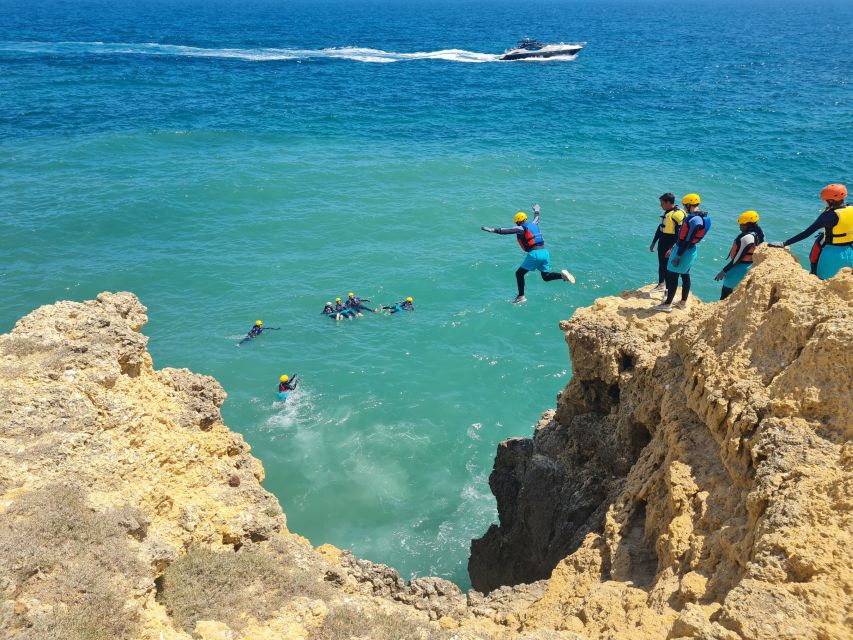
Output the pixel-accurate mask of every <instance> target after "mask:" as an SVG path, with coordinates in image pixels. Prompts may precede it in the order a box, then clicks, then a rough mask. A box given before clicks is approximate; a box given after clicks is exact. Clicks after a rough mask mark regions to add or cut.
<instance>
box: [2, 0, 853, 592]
mask: <svg viewBox="0 0 853 640" xmlns="http://www.w3.org/2000/svg"><path fill="white" fill-rule="evenodd" d="M851 24H853V10H851V5H850V4H849V3H843V4H832V3H823V4H787V5H781V6H780V5H774V4H770V3H767V4H750V5H749V6H741V5H737V4H734V3H723V2H699V3H696V2H689V3H688V2H684V3H678V2H642V1H641V2H628V1H627V0H626V1H624V2H619V1H617V0H608V1H603V2H593V1H589V0H587V1H582V2H568V1H566V2H558V1H549V0H531V1H530V2H524V3H518V2H507V1H505V0H496V1H495V2H479V1H478V2H475V1H461V2H447V1H444V2H441V1H439V2H426V1H424V2H420V3H403V2H387V1H386V2H383V1H365V2H358V1H356V0H351V1H346V2H344V1H335V2H332V1H322V0H319V1H316V2H309V1H308V0H298V1H296V2H273V1H258V2H248V1H247V2H223V1H217V0H214V1H213V2H201V0H198V1H196V0H191V1H182V0H143V1H141V2H138V3H130V2H127V3H121V2H119V3H115V2H86V1H80V2H69V1H57V0H46V1H45V2H37V3H32V2H26V3H25V2H21V1H19V0H0V194H2V200H0V202H2V229H3V232H2V234H0V260H2V262H0V300H2V305H0V330H2V331H7V330H9V329H10V328H11V327H12V325H13V324H14V322H15V320H16V319H17V318H18V317H20V316H21V315H23V314H25V313H27V312H29V311H30V310H31V309H33V308H34V307H36V306H38V305H41V304H46V303H51V302H54V301H55V300H58V299H69V298H70V299H76V300H83V299H88V298H92V297H93V296H95V295H96V294H97V293H98V292H100V291H103V290H130V291H133V292H135V293H136V294H137V295H139V296H140V298H141V299H142V301H143V302H144V303H145V304H146V305H148V307H149V313H150V323H149V325H148V326H147V328H146V329H145V333H146V334H147V335H149V336H151V344H150V350H151V353H152V354H153V356H154V360H155V366H157V367H163V366H177V367H188V368H190V369H192V370H194V371H198V372H203V373H207V374H210V375H213V376H215V377H216V378H217V379H218V380H219V381H220V382H221V383H222V385H223V386H224V387H225V389H226V390H227V391H228V394H229V398H228V401H227V402H226V403H225V405H224V407H223V415H224V417H225V420H226V422H227V423H228V424H229V426H231V427H232V428H234V429H236V430H239V431H240V432H242V433H243V434H245V436H246V438H247V440H248V441H249V442H250V443H251V444H252V445H253V447H254V451H255V454H256V455H257V456H258V457H260V458H261V459H262V460H263V462H264V465H265V467H266V470H267V481H266V486H267V488H268V489H270V490H271V491H273V492H274V493H275V494H276V495H277V496H278V497H279V498H280V500H281V502H282V504H283V506H284V509H285V511H286V512H287V514H288V518H289V526H290V528H291V529H292V530H294V531H296V532H298V533H301V534H303V535H306V536H307V537H309V538H310V539H311V540H312V542H314V543H315V544H320V543H322V542H331V543H333V544H335V545H338V546H341V547H346V548H352V549H354V550H355V551H356V553H357V554H358V555H360V556H362V557H365V558H369V559H372V560H375V561H380V562H386V563H389V564H392V565H393V566H395V567H396V568H398V569H399V570H400V571H401V572H402V573H403V574H404V575H405V576H407V577H409V576H415V575H425V574H432V575H440V576H445V577H448V578H451V579H453V580H455V581H456V582H458V583H459V584H461V585H463V586H466V585H467V584H468V579H467V576H466V572H465V565H466V561H467V554H468V544H469V539H470V538H472V537H476V536H479V535H481V534H482V533H483V532H484V531H485V529H486V528H487V527H488V525H489V524H490V523H491V522H493V521H494V520H495V519H496V513H495V507H494V501H493V498H492V496H491V494H490V492H489V488H488V474H489V472H490V470H491V465H492V459H493V455H494V451H495V448H496V445H497V444H498V442H499V441H500V440H502V439H505V438H507V437H510V436H527V435H529V434H530V432H531V426H532V425H533V424H534V423H535V422H536V420H537V418H538V415H539V413H540V412H541V411H543V410H545V409H548V408H549V407H552V406H553V405H554V397H555V394H556V393H557V392H558V391H559V390H560V389H561V388H562V387H563V386H564V385H565V384H566V382H567V381H568V377H569V376H570V371H569V362H568V357H567V351H566V347H565V345H564V343H563V339H562V336H561V334H560V332H559V330H558V326H557V323H558V321H559V320H560V319H563V318H568V317H569V316H570V315H571V313H572V311H573V309H575V308H576V307H577V306H581V305H587V304H589V303H590V302H591V301H592V300H593V299H595V298H596V297H599V296H602V295H608V294H614V293H618V292H619V291H621V290H623V289H626V288H632V287H635V286H638V285H641V284H646V283H649V282H652V281H653V280H654V279H655V277H656V260H655V257H654V256H652V255H651V254H649V252H648V244H649V241H650V239H651V235H652V233H653V230H654V226H655V224H656V221H657V215H658V213H659V210H658V205H657V196H658V195H660V193H662V192H664V191H673V192H675V193H676V194H678V195H679V196H680V195H682V194H684V193H685V192H688V191H698V192H699V193H701V194H702V196H703V204H704V205H705V208H707V210H709V211H710V212H711V214H712V216H713V220H714V229H713V231H712V233H711V234H710V235H709V236H708V238H707V239H706V240H705V241H704V242H703V244H702V246H701V248H700V256H699V259H698V261H697V264H696V267H695V268H694V271H693V273H694V278H693V282H694V290H695V292H696V293H697V294H699V295H700V296H702V297H704V298H706V299H716V297H717V296H718V292H719V284H718V283H715V282H714V281H713V275H714V274H715V273H716V272H717V271H718V270H719V269H720V267H721V266H722V264H723V256H725V254H726V253H727V251H728V247H729V244H730V242H731V239H732V238H733V237H734V235H736V233H737V229H736V224H735V220H736V216H737V214H738V213H739V212H741V211H742V210H744V209H757V210H758V211H759V212H761V214H762V216H763V218H762V224H763V226H764V229H765V231H766V233H767V236H768V239H771V240H773V239H784V238H786V237H789V236H790V235H793V233H795V232H797V231H800V230H801V229H802V228H804V227H805V226H806V225H807V224H809V223H810V222H811V220H812V219H813V217H814V216H815V215H816V214H817V212H818V211H819V209H820V206H821V203H820V201H819V199H818V197H817V194H818V192H819V190H820V188H821V187H822V186H823V185H824V184H826V183H827V182H847V183H848V184H850V182H851V181H853V175H851V170H850V161H849V157H848V156H849V153H848V151H849V146H850V143H851V142H853V95H851V78H852V77H853V54H851V50H850V47H849V46H847V45H846V44H845V42H846V41H847V40H848V32H849V26H850V25H851ZM525 35H530V36H536V37H539V38H540V39H542V40H545V41H556V42H559V41H566V42H571V41H585V42H587V48H586V49H585V50H584V51H582V52H581V53H580V55H578V56H577V58H576V59H573V60H572V59H569V60H560V61H552V62H547V63H542V62H535V63H501V62H496V61H495V54H497V53H500V52H501V51H502V50H503V49H505V48H508V47H509V46H511V45H513V44H514V42H515V41H516V40H517V39H518V38H520V37H522V36H525ZM534 201H536V202H539V203H541V205H542V228H543V231H544V233H545V237H546V241H547V244H548V246H549V247H550V249H551V255H552V261H553V263H554V266H555V267H562V266H565V267H568V268H569V269H570V270H571V271H572V272H573V273H574V274H575V275H576V276H577V278H578V284H576V285H575V286H570V285H567V284H564V283H561V282H558V283H543V282H541V280H539V278H538V277H536V276H534V275H533V274H531V276H530V277H528V287H527V295H528V298H529V300H530V301H529V302H528V303H527V304H526V305H524V306H521V307H515V306H512V305H510V304H508V301H509V300H510V299H511V298H512V297H514V294H515V286H514V277H513V271H514V270H515V268H516V266H517V264H518V263H519V262H520V260H521V256H520V252H519V250H518V248H517V246H516V244H515V242H514V241H513V240H512V239H511V238H506V237H498V236H493V235H487V234H484V233H482V232H481V231H479V227H480V225H489V226H498V225H501V226H509V225H510V224H511V216H512V214H513V213H514V212H515V211H516V210H517V209H520V208H521V209H524V208H528V209H529V206H530V204H531V203H532V202H534ZM807 251H808V246H807V243H803V245H802V246H800V247H798V248H797V252H798V253H799V254H800V255H802V256H805V254H806V253H807ZM348 291H355V292H357V293H358V294H359V295H361V296H363V297H367V298H370V299H371V300H374V301H379V302H382V303H390V302H392V301H395V300H399V299H401V298H403V297H405V296H407V295H411V296H413V297H414V299H415V304H416V307H417V310H416V311H415V312H414V313H413V314H405V315H401V316H400V317H374V316H368V317H365V318H361V319H359V320H357V321H355V322H345V323H340V324H336V323H334V322H331V321H329V320H327V319H325V318H323V317H322V316H320V315H319V312H320V310H321V308H322V306H323V303H324V302H325V301H326V300H329V299H333V298H334V297H335V296H336V295H341V296H344V297H345V295H346V293H347V292H348ZM258 318H260V319H263V320H264V322H265V323H266V324H267V325H269V326H280V327H282V330H281V331H278V332H270V333H268V334H265V335H263V336H262V337H261V338H260V339H258V340H256V341H254V342H253V343H251V344H248V345H245V346H243V347H239V348H238V347H237V346H235V345H236V342H237V341H238V340H239V338H240V337H241V335H242V334H244V333H245V331H247V330H248V329H249V327H250V326H251V325H252V323H253V322H254V321H255V320H256V319H258ZM285 372H287V373H292V372H298V373H299V374H300V377H301V378H302V383H303V384H302V386H301V387H300V388H299V390H298V391H297V392H296V393H295V394H292V397H291V398H290V399H289V400H288V402H287V405H286V406H281V405H280V404H278V403H277V402H275V396H274V391H275V388H276V381H277V379H278V376H279V375H280V374H281V373H285Z"/></svg>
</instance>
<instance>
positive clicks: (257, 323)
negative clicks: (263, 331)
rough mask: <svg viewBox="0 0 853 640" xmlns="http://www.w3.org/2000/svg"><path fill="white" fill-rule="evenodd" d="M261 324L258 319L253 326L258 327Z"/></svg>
mask: <svg viewBox="0 0 853 640" xmlns="http://www.w3.org/2000/svg"><path fill="white" fill-rule="evenodd" d="M262 324H263V322H261V321H260V320H255V326H256V327H260V326H261V325H262Z"/></svg>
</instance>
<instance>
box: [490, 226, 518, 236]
mask: <svg viewBox="0 0 853 640" xmlns="http://www.w3.org/2000/svg"><path fill="white" fill-rule="evenodd" d="M494 233H497V234H499V235H502V236H509V235H521V234H522V233H524V229H523V228H522V227H505V228H503V229H501V228H498V229H495V230H494Z"/></svg>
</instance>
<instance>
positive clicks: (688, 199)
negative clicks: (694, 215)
mask: <svg viewBox="0 0 853 640" xmlns="http://www.w3.org/2000/svg"><path fill="white" fill-rule="evenodd" d="M700 202H702V198H700V197H699V194H698V193H688V194H687V195H686V196H684V197H683V198H682V199H681V204H683V205H685V206H686V205H696V204H699V203H700Z"/></svg>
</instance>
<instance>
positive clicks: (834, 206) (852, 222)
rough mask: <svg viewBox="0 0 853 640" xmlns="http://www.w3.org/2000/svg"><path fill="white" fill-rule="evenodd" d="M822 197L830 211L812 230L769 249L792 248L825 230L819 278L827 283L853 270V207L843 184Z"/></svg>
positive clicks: (828, 188)
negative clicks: (832, 278) (842, 270)
mask: <svg viewBox="0 0 853 640" xmlns="http://www.w3.org/2000/svg"><path fill="white" fill-rule="evenodd" d="M820 198H821V200H823V201H824V202H826V208H825V209H824V210H823V212H822V213H821V214H820V215H819V216H818V217H817V219H816V220H815V221H814V222H813V223H812V224H811V226H810V227H809V228H808V229H806V230H805V231H802V232H801V233H798V234H797V235H795V236H794V237H793V238H788V239H787V240H785V242H768V243H767V246H768V247H776V248H784V247H788V246H790V245H792V244H794V243H796V242H799V241H800V240H804V239H806V238H808V237H809V236H810V235H811V234H813V233H814V232H815V231H817V230H818V229H820V228H821V227H823V233H824V245H823V249H821V250H820V252H819V257H818V260H817V268H816V269H815V275H817V277H818V278H820V279H821V280H826V279H827V278H831V277H832V276H834V275H835V274H836V273H838V272H839V271H841V269H843V268H844V267H853V206H851V205H845V204H844V200H845V198H847V187H846V186H844V185H843V184H828V185H826V186H825V187H824V188H823V190H822V191H821V192H820Z"/></svg>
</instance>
